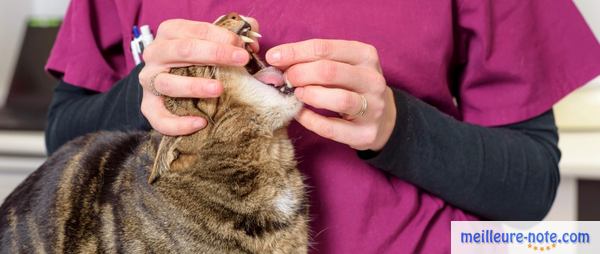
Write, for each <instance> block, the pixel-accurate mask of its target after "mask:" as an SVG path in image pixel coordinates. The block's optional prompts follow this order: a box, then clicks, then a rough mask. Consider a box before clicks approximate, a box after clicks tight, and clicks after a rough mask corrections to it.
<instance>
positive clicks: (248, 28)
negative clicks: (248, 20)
mask: <svg viewBox="0 0 600 254" xmlns="http://www.w3.org/2000/svg"><path fill="white" fill-rule="evenodd" d="M249 31H250V27H246V28H244V29H242V33H248V32H249Z"/></svg>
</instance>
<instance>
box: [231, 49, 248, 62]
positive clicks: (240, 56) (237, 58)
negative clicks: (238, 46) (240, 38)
mask: <svg viewBox="0 0 600 254" xmlns="http://www.w3.org/2000/svg"><path fill="white" fill-rule="evenodd" d="M247 54H248V53H246V51H244V50H236V51H234V52H233V55H232V56H231V59H232V60H233V61H234V62H236V63H240V64H244V63H246V55H247Z"/></svg>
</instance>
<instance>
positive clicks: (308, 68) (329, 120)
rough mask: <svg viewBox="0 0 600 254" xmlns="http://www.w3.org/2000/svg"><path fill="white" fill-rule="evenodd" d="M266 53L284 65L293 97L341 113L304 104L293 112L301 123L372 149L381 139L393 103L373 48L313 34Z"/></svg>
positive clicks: (391, 123)
mask: <svg viewBox="0 0 600 254" xmlns="http://www.w3.org/2000/svg"><path fill="white" fill-rule="evenodd" d="M266 58H267V62H268V63H269V64H271V65H274V66H278V67H279V68H282V69H285V70H286V71H285V72H284V74H285V77H286V78H287V81H289V83H291V84H292V85H293V86H294V87H296V90H295V95H296V97H298V99H299V100H301V101H302V102H304V103H306V104H308V105H311V106H313V107H315V108H320V109H327V110H330V111H334V112H337V113H339V114H340V116H341V117H325V116H323V115H320V114H317V113H315V112H314V111H311V110H310V109H307V108H304V109H302V110H301V111H300V113H298V115H297V116H296V120H297V121H298V122H299V123H300V124H302V125H303V126H304V127H306V128H307V129H309V130H311V131H313V132H315V133H316V134H318V135H320V136H322V137H324V138H328V139H331V140H335V141H337V142H340V143H344V144H347V145H349V146H350V147H352V148H354V149H357V150H374V151H378V150H380V149H381V148H383V146H384V145H385V144H386V143H387V141H388V139H389V137H390V135H391V133H392V130H393V129H394V125H395V121H396V106H395V103H394V96H393V93H392V90H391V89H390V88H389V87H388V86H387V85H386V81H385V79H384V77H383V75H382V71H381V66H380V64H379V56H378V54H377V50H376V49H375V47H373V46H371V45H368V44H365V43H361V42H356V41H343V40H321V39H313V40H308V41H302V42H296V43H290V44H284V45H280V46H277V47H274V48H272V49H270V50H269V51H267V57H266Z"/></svg>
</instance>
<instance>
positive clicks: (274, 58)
mask: <svg viewBox="0 0 600 254" xmlns="http://www.w3.org/2000/svg"><path fill="white" fill-rule="evenodd" d="M269 58H270V60H271V63H277V62H279V61H281V51H279V50H273V51H271V52H270V54H269Z"/></svg>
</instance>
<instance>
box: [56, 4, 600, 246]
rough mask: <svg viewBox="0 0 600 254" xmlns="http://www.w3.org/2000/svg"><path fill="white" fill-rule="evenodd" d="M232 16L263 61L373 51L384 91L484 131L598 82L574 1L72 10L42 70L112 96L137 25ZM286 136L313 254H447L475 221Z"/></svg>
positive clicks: (347, 156) (316, 144)
mask: <svg viewBox="0 0 600 254" xmlns="http://www.w3.org/2000/svg"><path fill="white" fill-rule="evenodd" d="M231 11H236V12H239V13H241V14H243V15H246V16H252V17H255V18H256V19H257V20H258V21H259V22H260V23H261V33H262V34H263V36H264V37H263V38H262V39H261V41H260V43H261V47H262V49H263V52H264V51H265V49H268V48H270V47H272V46H274V45H278V44H281V43H286V42H294V41H300V40H306V39H311V38H336V39H348V40H358V41H362V42H366V43H369V44H372V45H374V46H375V47H376V48H377V49H378V51H379V56H380V58H381V64H382V67H383V72H384V75H385V78H386V80H387V82H388V85H390V86H393V87H397V88H400V89H403V90H405V91H408V92H409V93H411V94H413V95H414V96H416V97H418V98H420V99H422V100H424V101H426V102H427V103H429V104H431V105H433V106H435V107H436V108H438V109H439V110H441V111H443V112H445V113H447V114H449V115H451V116H453V117H455V118H457V119H459V120H463V121H466V122H470V123H474V124H479V125H484V126H494V125H502V124H510V123H515V122H518V121H521V120H525V119H528V118H531V117H534V116H537V115H539V114H540V113H543V112H545V111H547V110H548V109H550V108H551V107H552V105H553V104H554V103H555V102H557V101H558V100H559V99H560V98H562V97H563V96H565V95H566V94H567V93H569V92H570V91H572V90H574V89H576V88H577V87H579V86H581V85H583V84H584V83H586V82H587V81H588V80H590V79H592V78H593V77H594V76H596V75H597V74H599V73H600V46H599V44H598V41H596V39H595V38H594V36H593V35H592V33H591V31H590V29H589V28H588V27H587V25H586V24H585V22H584V20H583V19H582V17H581V15H580V14H579V12H578V11H577V9H576V8H575V6H574V5H573V3H572V1H571V0H552V1H542V0H529V1H524V0H502V1H491V0H487V1H484V0H437V1H423V0H386V1H356V0H344V1H341V0H340V1H282V0H269V1H228V0H227V1H226V0H219V1H201V0H195V1H192V0H180V1H172V0H154V1H142V0H128V1H115V0H73V1H72V2H71V5H70V7H69V10H68V12H67V15H66V17H65V21H64V24H63V26H62V28H61V30H60V34H59V36H58V39H57V41H56V44H55V46H54V49H53V51H52V54H51V56H50V59H49V61H48V65H47V69H48V70H49V71H51V72H52V73H54V74H55V75H58V76H59V77H62V78H63V79H64V81H65V82H67V83H70V84H75V85H78V86H81V87H85V88H88V89H92V90H96V91H106V90H108V89H110V87H111V86H112V85H113V84H114V83H115V82H117V81H118V80H119V79H121V78H123V77H125V76H126V75H127V74H128V73H129V72H130V71H131V70H132V68H133V67H134V63H133V58H132V55H131V51H130V50H129V42H130V40H131V39H132V34H131V28H132V26H134V25H146V24H148V25H150V27H151V29H152V30H153V31H156V29H157V27H158V25H159V24H160V23H161V22H162V21H164V20H167V19H172V18H184V19H192V20H201V21H208V22H212V21H213V20H215V19H216V18H217V17H218V16H220V15H222V14H225V13H228V12H231ZM455 98H458V99H455ZM454 101H458V103H455V102H454ZM398 117H402V116H398ZM290 135H291V137H292V139H294V140H295V142H294V144H295V146H296V149H297V150H296V152H297V153H298V157H299V158H301V160H300V165H299V166H300V168H301V170H302V172H303V173H304V174H305V175H306V176H307V184H308V185H309V186H311V187H310V190H311V191H310V200H311V218H312V221H311V232H312V234H311V235H312V241H313V242H314V248H313V249H312V251H313V252H315V253H447V252H449V251H450V250H449V249H450V247H449V246H450V221H453V220H476V219H477V218H476V217H474V216H472V215H469V214H468V212H465V211H461V210H460V209H457V208H454V207H452V206H451V205H449V204H447V203H445V202H444V201H443V200H440V199H439V198H437V197H435V196H433V195H431V194H429V193H427V192H425V191H423V190H421V189H419V188H418V187H415V186H414V185H412V184H410V183H407V182H405V181H403V180H401V179H398V178H394V177H391V176H389V175H386V174H384V173H383V172H382V171H381V170H378V169H376V168H373V167H371V166H369V165H368V164H366V163H365V162H364V161H362V160H361V159H359V158H358V157H357V156H356V152H355V151H353V150H352V149H350V148H349V147H348V146H346V145H342V144H339V143H336V142H333V141H329V140H325V139H323V138H320V137H319V136H317V135H315V134H313V133H311V132H309V131H307V130H305V129H304V128H302V127H301V126H300V125H298V124H297V123H294V124H292V126H291V127H290Z"/></svg>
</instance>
